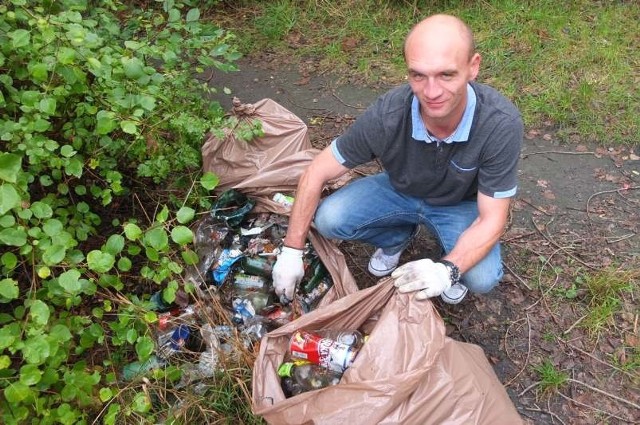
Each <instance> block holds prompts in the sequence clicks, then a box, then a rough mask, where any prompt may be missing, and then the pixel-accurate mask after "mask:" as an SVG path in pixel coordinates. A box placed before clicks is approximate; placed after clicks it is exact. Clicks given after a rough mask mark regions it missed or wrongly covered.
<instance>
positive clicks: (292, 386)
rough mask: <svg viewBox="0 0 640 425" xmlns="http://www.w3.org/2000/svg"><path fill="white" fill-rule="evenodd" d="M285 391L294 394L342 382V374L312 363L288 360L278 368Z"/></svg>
mask: <svg viewBox="0 0 640 425" xmlns="http://www.w3.org/2000/svg"><path fill="white" fill-rule="evenodd" d="M278 376H280V377H281V378H283V382H282V384H283V388H284V390H285V392H288V393H290V394H291V395H292V396H293V395H297V394H300V393H303V392H306V391H313V390H319V389H320V388H325V387H328V386H330V385H336V384H338V382H340V378H341V377H342V374H341V373H339V372H335V371H332V370H330V369H327V368H326V367H322V366H319V365H316V364H311V363H294V362H286V363H283V364H282V365H280V367H279V368H278Z"/></svg>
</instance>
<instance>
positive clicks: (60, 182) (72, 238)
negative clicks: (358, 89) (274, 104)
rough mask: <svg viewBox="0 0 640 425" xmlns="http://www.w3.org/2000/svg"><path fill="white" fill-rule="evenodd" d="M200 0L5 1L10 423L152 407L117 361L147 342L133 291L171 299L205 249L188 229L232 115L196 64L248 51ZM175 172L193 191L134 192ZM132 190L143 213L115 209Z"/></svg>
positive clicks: (1, 17) (4, 408) (110, 417)
mask: <svg viewBox="0 0 640 425" xmlns="http://www.w3.org/2000/svg"><path fill="white" fill-rule="evenodd" d="M197 3H199V2H189V1H179V0H176V1H174V0H165V1H154V2H146V3H140V4H136V5H133V6H132V5H127V4H124V3H122V2H118V1H89V0H61V1H54V0H34V1H26V0H11V1H9V2H3V4H2V5H1V6H0V140H1V141H2V151H1V152H0V267H1V272H2V277H1V279H0V390H1V392H2V396H1V397H0V422H2V423H6V424H11V423H34V424H35V423H38V424H47V423H63V424H71V423H87V422H89V421H90V419H92V418H94V417H96V416H98V415H99V414H101V415H102V421H103V422H104V423H107V424H109V423H116V422H118V423H121V420H120V419H117V418H119V417H138V416H139V417H142V416H145V415H149V414H148V411H149V408H150V403H151V401H150V399H149V398H148V397H147V396H146V395H145V394H144V393H143V394H142V396H140V395H139V394H136V395H135V396H133V397H131V398H130V399H129V400H124V399H121V398H116V397H117V396H118V394H117V390H116V389H115V388H117V386H114V384H115V383H116V382H117V380H118V374H117V368H119V367H120V366H121V363H122V362H126V361H130V360H132V359H138V360H140V361H145V360H146V359H148V358H149V357H150V355H151V354H152V352H153V350H154V343H153V340H152V338H151V337H150V335H149V334H148V324H149V323H153V322H154V321H155V320H156V319H157V318H156V315H155V313H154V312H152V311H150V310H149V308H148V307H149V306H148V296H138V294H143V293H145V292H146V293H149V291H148V290H149V289H152V290H153V287H154V286H155V287H156V290H157V289H159V288H164V290H163V296H164V298H165V300H166V301H169V302H170V301H172V300H173V298H174V297H175V292H176V290H177V289H178V287H179V286H180V281H179V278H180V275H181V273H182V271H183V269H184V266H185V265H189V264H194V263H196V262H197V261H198V258H197V255H196V254H195V253H194V252H193V251H192V250H191V248H190V246H191V242H192V240H193V234H192V231H191V230H190V228H189V227H188V225H189V223H190V222H191V221H192V220H194V217H195V215H196V213H195V212H196V210H197V209H198V208H202V207H207V206H208V200H207V199H208V198H207V195H208V193H209V191H210V190H211V189H213V188H214V187H215V186H216V184H217V178H216V177H215V176H213V175H207V176H204V178H202V179H201V180H200V179H199V177H198V174H199V172H200V169H201V164H202V161H201V157H200V147H201V144H202V140H203V138H204V136H205V134H206V133H208V132H213V133H218V134H222V133H221V132H222V129H223V128H224V127H225V126H226V125H227V124H228V123H227V121H226V119H225V118H224V114H223V111H222V110H221V108H220V107H219V105H218V104H217V103H214V102H210V101H208V100H207V97H208V94H209V93H210V91H211V89H210V88H208V87H207V86H206V85H205V84H202V83H201V82H199V81H198V80H197V79H196V78H194V76H195V75H196V74H197V73H198V72H201V71H202V70H204V68H205V67H207V68H210V67H216V68H218V69H221V70H224V71H230V70H233V69H235V67H234V65H233V62H234V61H235V60H237V59H238V58H239V57H240V55H239V54H238V53H237V52H236V50H235V49H234V47H233V44H232V43H231V41H232V37H231V36H230V35H229V34H228V33H227V32H226V31H224V30H222V29H220V28H218V27H216V26H215V25H212V24H209V23H206V22H202V20H201V19H200V10H199V9H198V7H196V4H197ZM176 177H178V180H176ZM180 178H181V179H182V184H185V183H186V184H187V185H190V186H191V189H190V190H187V189H185V190H183V193H188V196H187V199H178V197H175V196H174V197H171V196H168V197H166V198H165V199H164V201H165V202H158V203H157V204H155V205H148V204H144V203H145V202H147V201H149V199H148V198H145V194H144V193H137V192H139V191H140V189H141V188H143V189H144V188H147V187H148V188H153V187H157V188H163V189H166V188H168V187H171V186H172V185H174V184H178V183H180ZM189 179H191V181H189ZM188 187H189V186H187V188H188ZM133 197H135V198H136V199H138V200H139V202H140V203H142V204H143V211H144V214H148V215H147V216H146V217H145V215H144V214H137V216H136V215H135V214H131V215H130V216H127V215H126V214H127V213H132V212H133V209H132V208H129V209H126V208H125V209H124V213H125V214H124V215H123V214H120V213H119V206H121V205H122V203H123V202H125V203H126V202H131V201H130V199H132V198H133ZM120 210H122V208H120ZM141 217H143V218H144V219H141ZM141 285H143V288H142V287H141ZM141 289H145V291H141ZM187 289H188V288H187ZM118 294H123V295H124V296H120V295H118ZM116 300H125V301H126V302H116ZM107 349H108V350H112V351H111V352H107V351H106V350H107ZM100 353H102V354H100ZM88 354H91V356H88ZM96 355H97V358H95V357H96ZM132 356H133V358H132ZM119 363H120V364H119ZM175 372H176V371H175V370H174V371H170V370H169V371H167V372H166V373H167V374H168V375H166V376H164V377H162V378H163V379H166V380H170V379H176V378H175ZM172 374H173V375H172ZM178 376H179V373H178ZM103 403H104V405H103ZM136 415H137V416H136ZM140 415H142V416H140ZM149 420H152V421H153V420H154V419H153V417H152V416H150V417H149Z"/></svg>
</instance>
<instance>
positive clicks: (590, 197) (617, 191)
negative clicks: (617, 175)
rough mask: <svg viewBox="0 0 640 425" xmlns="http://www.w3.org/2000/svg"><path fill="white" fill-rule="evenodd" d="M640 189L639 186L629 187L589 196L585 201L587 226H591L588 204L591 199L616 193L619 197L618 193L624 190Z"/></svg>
mask: <svg viewBox="0 0 640 425" xmlns="http://www.w3.org/2000/svg"><path fill="white" fill-rule="evenodd" d="M637 189H640V186H630V187H623V188H619V189H611V190H603V191H600V192H596V193H594V194H592V195H591V196H589V199H587V207H586V209H587V219H588V220H589V225H591V216H590V215H589V203H590V202H591V200H592V199H593V198H595V197H596V196H599V195H604V194H605V193H617V194H618V195H620V192H624V191H626V190H637Z"/></svg>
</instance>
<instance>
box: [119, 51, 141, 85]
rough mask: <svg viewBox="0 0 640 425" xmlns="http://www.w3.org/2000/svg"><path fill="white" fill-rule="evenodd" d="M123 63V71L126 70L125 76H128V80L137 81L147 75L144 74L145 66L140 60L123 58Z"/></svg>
mask: <svg viewBox="0 0 640 425" xmlns="http://www.w3.org/2000/svg"><path fill="white" fill-rule="evenodd" d="M121 62H122V69H123V70H124V75H126V76H127V78H130V79H132V80H137V79H138V78H140V77H142V76H144V75H146V74H145V73H144V64H143V63H142V61H141V60H140V59H138V58H135V57H134V58H126V57H123V58H122V59H121Z"/></svg>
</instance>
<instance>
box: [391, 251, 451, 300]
mask: <svg viewBox="0 0 640 425" xmlns="http://www.w3.org/2000/svg"><path fill="white" fill-rule="evenodd" d="M450 276H451V274H450V273H449V268H448V267H447V266H445V265H444V264H442V263H434V262H433V261H431V260H430V259H428V258H425V259H422V260H417V261H411V262H409V263H406V264H403V265H402V266H400V267H398V268H397V269H395V270H394V271H393V273H391V277H392V278H393V279H395V282H394V285H395V287H396V288H398V291H400V292H402V293H405V292H412V291H418V293H417V294H416V299H417V300H425V299H427V298H431V297H435V296H437V295H440V294H442V293H443V292H444V291H446V290H447V289H449V288H450V287H451V277H450Z"/></svg>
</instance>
